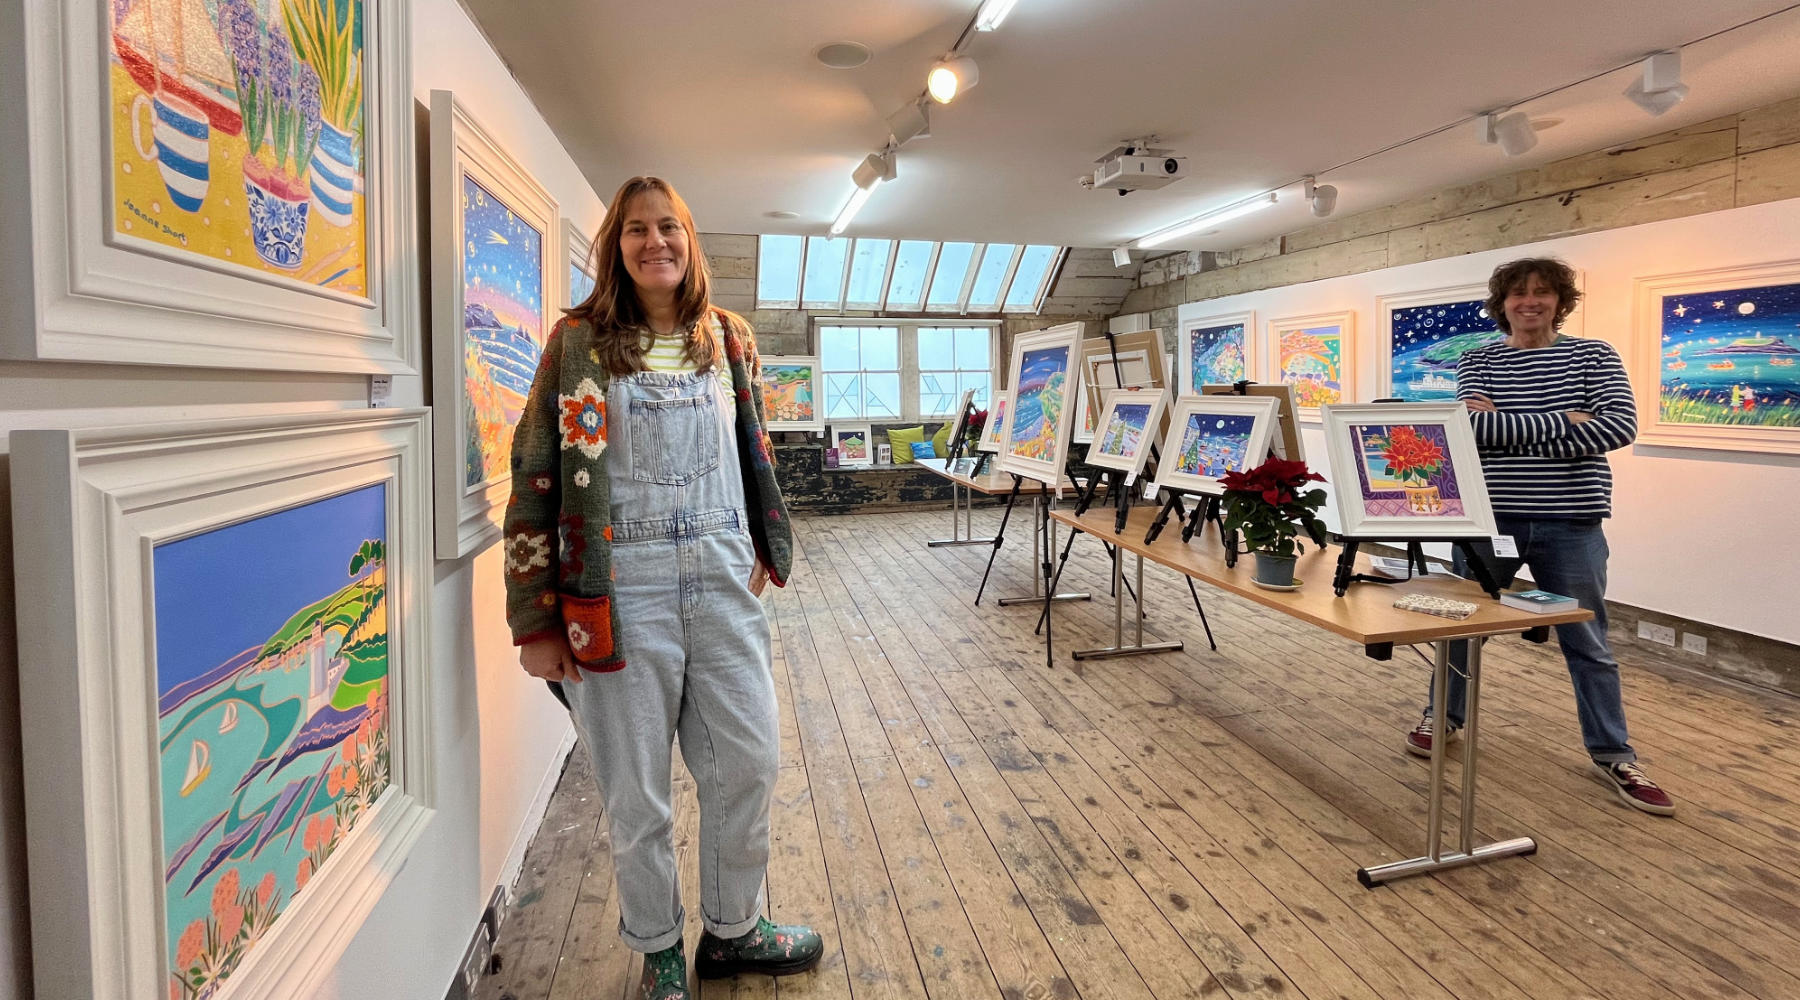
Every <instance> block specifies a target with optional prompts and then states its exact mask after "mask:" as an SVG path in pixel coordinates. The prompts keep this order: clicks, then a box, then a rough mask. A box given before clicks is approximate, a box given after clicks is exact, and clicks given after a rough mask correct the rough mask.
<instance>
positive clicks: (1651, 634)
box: [1638, 621, 1675, 646]
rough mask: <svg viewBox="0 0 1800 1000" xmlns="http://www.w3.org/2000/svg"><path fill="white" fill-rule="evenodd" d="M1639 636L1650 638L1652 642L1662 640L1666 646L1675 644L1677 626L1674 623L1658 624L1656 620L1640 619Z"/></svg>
mask: <svg viewBox="0 0 1800 1000" xmlns="http://www.w3.org/2000/svg"><path fill="white" fill-rule="evenodd" d="M1638 638H1640V639H1648V640H1650V641H1651V642H1660V643H1662V644H1663V645H1665V646H1673V645H1675V627H1674V626H1673V625H1658V624H1656V623H1655V622H1646V621H1640V622H1638Z"/></svg>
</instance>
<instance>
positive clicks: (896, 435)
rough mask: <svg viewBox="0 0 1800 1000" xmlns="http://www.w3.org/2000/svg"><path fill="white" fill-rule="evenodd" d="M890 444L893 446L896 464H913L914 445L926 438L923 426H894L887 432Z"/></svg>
mask: <svg viewBox="0 0 1800 1000" xmlns="http://www.w3.org/2000/svg"><path fill="white" fill-rule="evenodd" d="M887 439H888V444H889V445H891V446H893V450H894V464H895V465H911V464H912V460H913V453H912V446H913V445H914V444H915V443H917V442H919V441H923V440H925V428H923V427H894V428H890V429H889V430H888V432H887Z"/></svg>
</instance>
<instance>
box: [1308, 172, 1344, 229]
mask: <svg viewBox="0 0 1800 1000" xmlns="http://www.w3.org/2000/svg"><path fill="white" fill-rule="evenodd" d="M1301 189H1302V191H1303V192H1304V194H1305V197H1306V200H1307V201H1308V202H1309V203H1311V204H1312V214H1314V215H1316V216H1318V217H1319V218H1321V219H1323V218H1324V217H1326V216H1327V215H1330V214H1331V213H1332V212H1334V211H1336V210H1337V188H1335V187H1332V186H1331V185H1330V184H1319V183H1316V181H1315V178H1313V177H1310V176H1309V177H1306V178H1305V179H1303V180H1302V181H1301Z"/></svg>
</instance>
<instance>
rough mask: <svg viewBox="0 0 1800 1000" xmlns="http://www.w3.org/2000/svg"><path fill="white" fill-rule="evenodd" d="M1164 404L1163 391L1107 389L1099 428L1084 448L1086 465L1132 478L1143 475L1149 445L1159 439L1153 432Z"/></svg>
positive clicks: (1167, 399)
mask: <svg viewBox="0 0 1800 1000" xmlns="http://www.w3.org/2000/svg"><path fill="white" fill-rule="evenodd" d="M1168 402H1169V394H1168V392H1167V391H1166V390H1163V389H1108V390H1107V391H1106V403H1105V405H1103V406H1102V407H1101V408H1100V420H1099V422H1098V423H1099V428H1100V429H1099V430H1098V431H1097V432H1095V434H1094V443H1093V445H1092V446H1091V447H1090V448H1088V454H1087V461H1088V464H1089V465H1098V466H1100V467H1101V468H1105V469H1118V470H1119V471H1121V472H1125V473H1128V474H1130V475H1133V476H1135V475H1138V474H1139V473H1141V472H1143V471H1144V461H1145V460H1146V459H1148V458H1149V457H1150V446H1151V445H1152V444H1153V443H1155V442H1156V441H1157V440H1159V437H1158V435H1157V431H1158V430H1159V429H1160V428H1161V427H1162V418H1163V410H1164V408H1165V407H1167V406H1168Z"/></svg>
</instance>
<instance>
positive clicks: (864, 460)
mask: <svg viewBox="0 0 1800 1000" xmlns="http://www.w3.org/2000/svg"><path fill="white" fill-rule="evenodd" d="M874 434H875V431H874V428H873V427H871V426H870V425H869V424H866V423H859V424H832V425H831V440H830V442H829V443H828V444H826V447H827V448H836V449H837V450H838V468H840V469H867V468H870V467H872V466H874V464H875V443H874V441H872V440H871V438H872V437H873V436H874ZM857 437H860V438H861V439H862V454H861V455H860V456H858V457H855V458H847V457H845V451H844V442H845V441H846V440H847V439H853V438H857Z"/></svg>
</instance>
